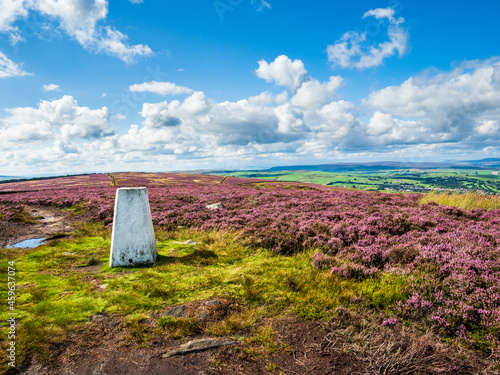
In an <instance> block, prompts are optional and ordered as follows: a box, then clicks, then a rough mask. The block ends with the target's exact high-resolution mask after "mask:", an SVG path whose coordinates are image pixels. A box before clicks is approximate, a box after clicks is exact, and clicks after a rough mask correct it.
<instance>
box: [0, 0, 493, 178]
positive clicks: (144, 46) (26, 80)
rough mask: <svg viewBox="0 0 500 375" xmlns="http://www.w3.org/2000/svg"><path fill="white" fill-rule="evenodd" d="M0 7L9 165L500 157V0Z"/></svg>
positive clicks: (59, 169) (24, 1)
mask: <svg viewBox="0 0 500 375" xmlns="http://www.w3.org/2000/svg"><path fill="white" fill-rule="evenodd" d="M0 9H2V13H1V14H0V175H28V174H42V173H46V174H50V173H81V172H94V171H118V170H122V171H125V170H134V171H168V170H182V169H219V168H223V169H226V168H230V169H239V168H241V169H246V168H265V167H269V166H274V165H287V164H317V163H329V162H332V163H334V162H345V161H374V160H401V161H415V162H420V161H439V160H450V159H459V160H460V159H461V160H466V159H474V158H483V157H497V156H499V153H498V146H499V143H498V141H499V139H500V136H499V135H500V108H499V105H498V104H499V103H500V58H499V55H500V52H499V47H498V46H499V45H498V40H499V37H500V35H499V34H500V31H499V29H498V27H497V26H496V24H497V19H498V16H499V15H500V3H498V2H473V1H468V0H467V1H465V0H461V1H453V2H452V1H441V2H436V1H432V2H431V1H423V0H422V1H416V0H413V1H411V0H401V1H397V0H390V1H375V0H370V1H368V0H360V1H355V2H337V1H328V2H320V1H316V2H307V3H306V2H303V1H281V0H280V1H278V0H269V1H267V0H266V1H264V0H207V1H200V0H197V1H194V0H184V1H176V2H173V1H153V0H143V1H140V0H130V1H125V0H122V1H115V2H108V1H106V0H95V1H89V0H71V1H70V0H59V1H56V0H0Z"/></svg>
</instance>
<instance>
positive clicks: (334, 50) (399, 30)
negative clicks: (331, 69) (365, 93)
mask: <svg viewBox="0 0 500 375" xmlns="http://www.w3.org/2000/svg"><path fill="white" fill-rule="evenodd" d="M367 17H375V18H376V19H377V20H380V21H384V20H386V22H388V27H387V36H388V38H389V40H388V41H386V42H382V43H379V44H371V45H370V44H366V42H367V32H366V31H365V32H363V33H361V34H360V33H358V32H356V31H348V32H346V33H345V34H344V35H343V36H342V38H340V40H337V41H336V42H335V43H334V44H331V45H329V46H328V47H327V53H328V60H329V61H331V62H332V63H333V65H334V66H340V67H342V68H357V69H365V68H370V67H374V66H378V65H381V64H382V63H383V61H384V59H385V58H387V57H390V56H393V55H395V54H396V53H397V54H398V55H399V56H402V55H403V54H404V53H405V52H406V50H407V46H408V40H409V33H408V31H406V30H405V29H404V28H403V27H402V26H401V25H402V23H403V22H404V19H403V18H401V17H400V18H395V17H394V9H391V8H385V9H382V8H378V9H372V10H369V11H367V12H366V13H365V14H364V15H363V18H367Z"/></svg>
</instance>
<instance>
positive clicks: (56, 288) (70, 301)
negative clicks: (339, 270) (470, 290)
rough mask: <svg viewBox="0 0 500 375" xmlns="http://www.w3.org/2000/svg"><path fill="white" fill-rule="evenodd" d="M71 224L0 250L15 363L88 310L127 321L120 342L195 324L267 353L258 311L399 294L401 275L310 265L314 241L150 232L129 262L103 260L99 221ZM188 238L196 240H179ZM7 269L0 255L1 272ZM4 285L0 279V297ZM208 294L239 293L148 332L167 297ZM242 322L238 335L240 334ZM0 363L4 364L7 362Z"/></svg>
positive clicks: (183, 331) (370, 305)
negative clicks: (354, 273) (150, 245)
mask: <svg viewBox="0 0 500 375" xmlns="http://www.w3.org/2000/svg"><path fill="white" fill-rule="evenodd" d="M74 233H75V237H74V238H71V239H59V240H55V241H53V242H50V243H48V244H46V245H43V246H40V247H39V248H36V249H32V250H23V251H19V250H16V251H13V250H8V249H1V250H0V252H1V256H2V258H3V259H6V260H15V261H16V265H15V267H16V270H17V271H16V282H17V292H16V293H17V301H16V311H17V312H18V316H17V318H18V323H19V328H18V335H19V336H18V343H17V347H18V356H17V361H18V364H21V363H23V362H25V361H26V360H27V359H28V358H29V357H31V356H35V357H36V358H37V359H38V360H39V361H42V362H47V361H50V359H51V353H50V350H49V347H50V345H51V344H54V343H56V344H57V343H60V342H62V341H64V340H65V338H66V337H67V335H68V334H71V333H73V332H75V331H76V330H77V329H79V328H81V327H83V326H84V325H85V324H89V323H88V322H89V320H90V318H91V316H92V315H93V314H101V313H105V314H107V315H110V316H112V317H113V318H114V319H117V320H120V321H123V322H124V324H125V326H127V327H129V328H130V332H131V337H130V338H129V341H130V342H132V341H135V342H137V343H138V344H139V345H140V346H143V347H147V346H148V345H149V341H150V340H152V338H153V336H154V335H158V334H162V332H163V333H168V334H169V335H170V337H172V338H175V339H180V338H184V337H186V336H190V335H192V334H194V333H196V332H201V331H203V332H204V333H205V334H208V335H212V336H232V337H234V338H236V339H244V340H246V341H248V343H249V344H252V345H254V343H255V342H256V341H259V340H260V341H261V342H262V343H263V345H264V350H265V352H266V353H267V352H270V351H272V350H274V347H273V345H274V344H273V343H272V332H271V331H272V329H271V328H270V326H267V328H262V327H261V326H259V323H262V322H263V321H264V320H266V321H267V320H268V319H270V318H273V317H284V316H289V315H293V316H298V317H302V318H305V319H320V320H325V321H327V320H329V319H331V318H332V317H334V316H336V315H337V314H338V312H337V310H338V308H339V307H340V308H344V309H345V308H348V309H354V310H370V311H372V312H375V313H377V311H383V310H386V312H387V313H389V314H390V306H392V305H394V303H395V302H397V301H404V300H405V299H406V298H408V294H407V293H406V292H405V287H404V286H405V285H406V284H407V283H408V280H407V278H408V277H409V276H405V275H398V276H394V275H389V274H381V275H373V276H372V277H369V278H365V279H362V280H354V279H345V278H342V277H340V276H338V275H335V274H332V273H331V272H330V271H329V270H321V269H316V268H315V267H314V266H313V265H312V262H311V259H312V256H313V254H314V250H311V251H307V252H303V253H299V254H295V255H293V256H284V255H279V254H276V253H274V252H272V251H269V250H265V249H256V248H252V247H250V246H248V245H247V244H246V243H245V241H244V239H243V238H242V236H241V235H240V233H238V232H223V231H211V232H203V231H192V230H189V229H178V230H176V231H173V232H164V231H157V245H158V252H159V256H158V260H157V262H156V264H155V265H154V266H151V267H136V268H109V266H108V261H109V246H110V233H109V231H108V230H106V229H105V228H104V227H103V226H102V225H101V224H96V223H90V224H85V225H82V226H81V227H80V229H78V230H77V231H76V232H74ZM188 239H191V240H193V241H195V242H196V243H197V244H195V245H193V244H182V243H179V242H183V241H185V240H188ZM6 270H7V267H6V262H2V265H1V271H2V274H4V275H5V274H6ZM100 285H107V286H106V288H100V287H99V286H100ZM5 286H6V283H2V285H1V294H2V297H6V294H7V290H6V287H5ZM214 296H220V297H223V298H230V299H232V300H235V301H238V304H239V305H240V308H238V309H237V310H235V311H233V312H232V313H230V314H229V315H228V316H226V317H224V318H223V319H221V320H218V321H215V322H211V323H208V324H204V325H202V324H201V323H200V322H198V321H196V320H193V319H174V318H160V319H159V320H158V322H157V323H156V327H157V328H156V331H155V330H152V329H151V327H150V326H149V325H148V323H147V321H148V320H149V319H150V317H151V316H152V315H153V314H156V313H159V312H161V311H163V310H164V309H166V308H167V307H168V306H172V305H178V304H182V303H186V302H192V301H203V300H207V299H209V298H213V297H214ZM6 314H7V311H6V310H5V309H4V310H2V312H0V319H1V321H2V323H1V324H2V327H3V328H4V329H2V330H1V336H0V339H1V341H2V342H4V343H5V342H6V329H5V327H6V323H5V322H6V319H7V315H6ZM245 331H246V332H248V333H247V334H246V336H245V337H246V338H244V337H243V336H241V334H242V332H245ZM0 361H5V360H4V359H3V358H2V359H1V360H0ZM2 366H4V369H5V366H6V363H5V362H2Z"/></svg>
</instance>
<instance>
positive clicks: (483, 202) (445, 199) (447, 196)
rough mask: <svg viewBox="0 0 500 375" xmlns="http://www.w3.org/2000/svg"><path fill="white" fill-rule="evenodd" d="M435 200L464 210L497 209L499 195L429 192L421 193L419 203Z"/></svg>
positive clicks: (499, 205) (499, 200) (499, 202)
mask: <svg viewBox="0 0 500 375" xmlns="http://www.w3.org/2000/svg"><path fill="white" fill-rule="evenodd" d="M429 202H435V203H437V204H441V205H445V206H455V207H458V208H462V209H464V210H473V209H476V208H482V209H485V210H499V209H500V196H496V195H485V194H481V193H479V192H475V191H470V192H467V193H459V192H453V193H437V192H431V193H427V194H424V195H422V198H421V199H420V203H421V204H424V203H429Z"/></svg>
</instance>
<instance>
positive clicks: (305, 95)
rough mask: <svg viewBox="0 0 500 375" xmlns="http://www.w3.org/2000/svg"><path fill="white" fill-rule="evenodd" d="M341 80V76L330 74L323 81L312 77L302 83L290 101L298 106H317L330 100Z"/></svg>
mask: <svg viewBox="0 0 500 375" xmlns="http://www.w3.org/2000/svg"><path fill="white" fill-rule="evenodd" d="M342 82H343V80H342V78H341V77H338V76H332V77H330V80H329V81H328V82H324V83H321V82H319V81H318V80H317V79H314V78H312V79H310V80H308V81H306V82H304V83H302V85H301V86H300V87H299V88H298V89H297V93H296V94H295V95H294V96H293V97H292V99H291V101H290V102H291V103H292V104H293V105H295V106H298V107H304V108H313V109H315V108H319V107H321V106H322V105H324V104H326V103H328V102H330V101H331V100H332V98H333V96H334V93H335V90H337V89H338V88H339V87H340V86H341V85H342Z"/></svg>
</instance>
